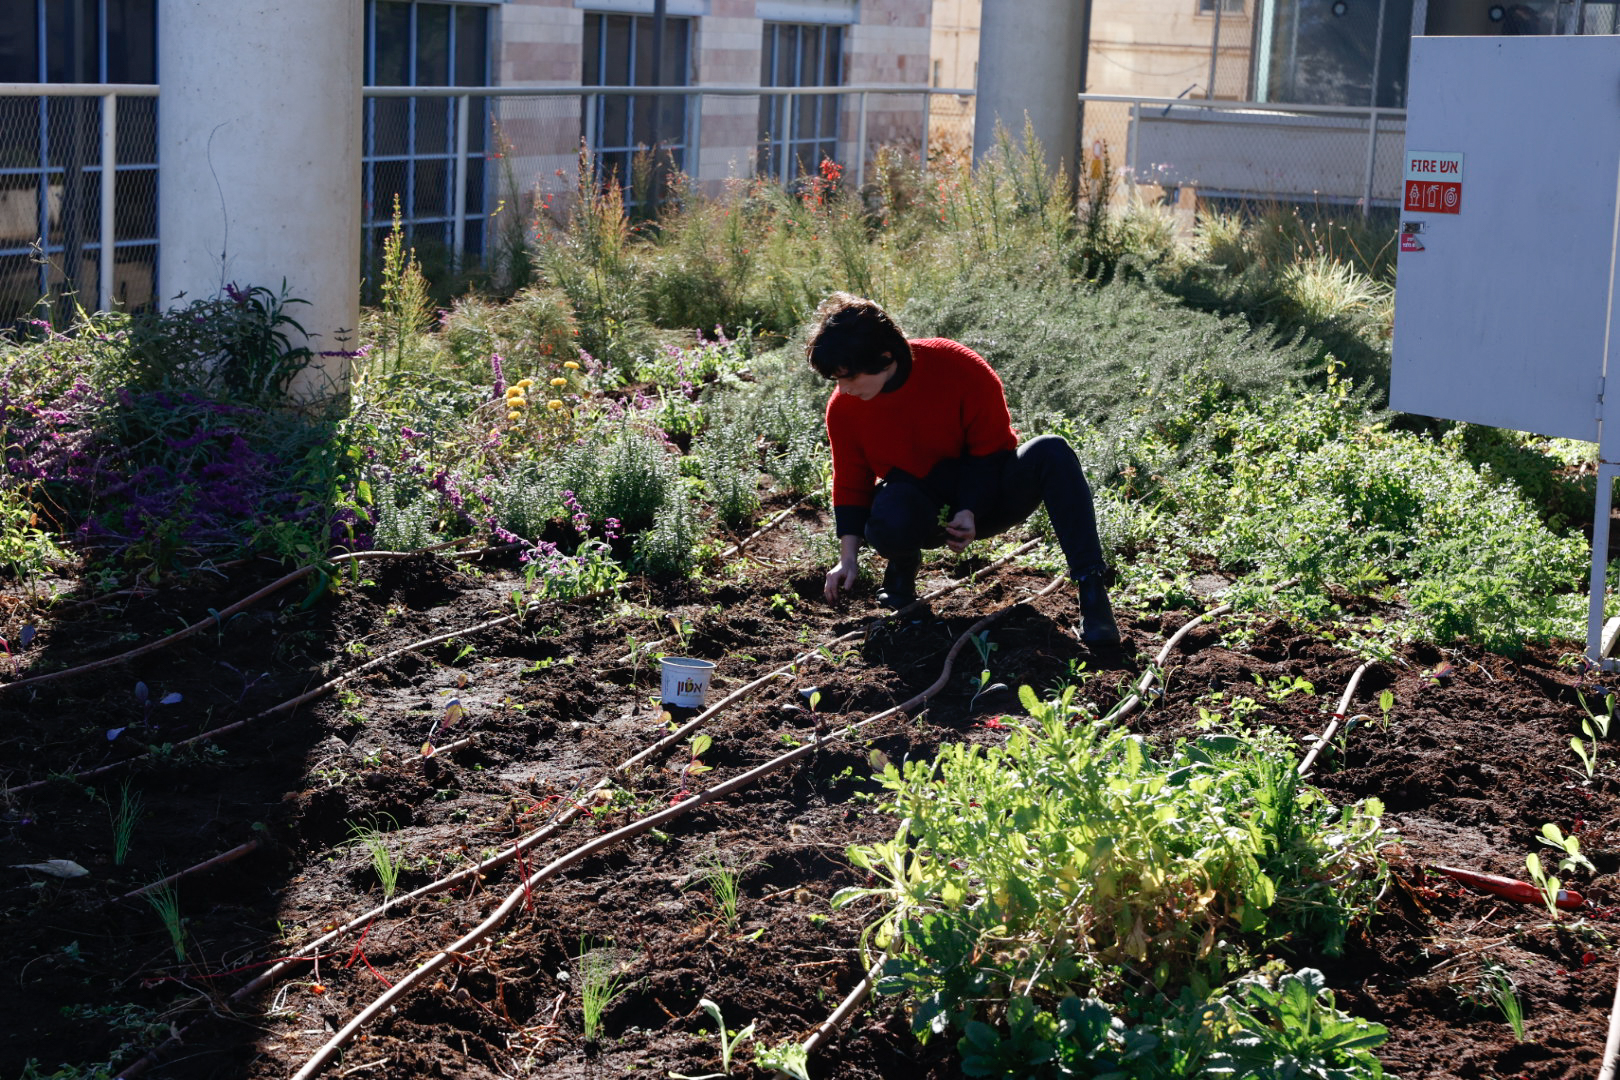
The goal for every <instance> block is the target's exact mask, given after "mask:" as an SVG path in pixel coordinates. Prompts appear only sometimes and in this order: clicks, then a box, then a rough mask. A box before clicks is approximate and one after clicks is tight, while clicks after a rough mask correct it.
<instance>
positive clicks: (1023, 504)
mask: <svg viewBox="0 0 1620 1080" xmlns="http://www.w3.org/2000/svg"><path fill="white" fill-rule="evenodd" d="M989 464H992V465H993V466H994V471H995V477H996V482H995V483H994V484H993V485H992V486H991V487H990V495H989V499H988V501H987V502H986V503H985V504H984V505H981V506H980V507H979V508H978V509H977V511H976V512H975V514H974V520H975V531H976V533H977V536H978V538H980V539H983V538H984V537H988V536H995V535H996V534H997V533H1003V532H1006V531H1007V530H1008V529H1010V528H1012V527H1013V526H1014V525H1017V524H1019V523H1020V522H1022V521H1024V520H1025V519H1027V518H1028V517H1029V515H1030V514H1033V513H1034V512H1035V509H1036V507H1038V506H1040V505H1041V503H1043V502H1044V503H1045V504H1046V514H1047V516H1048V517H1049V518H1050V519H1051V521H1052V530H1053V531H1054V532H1055V533H1057V539H1058V544H1059V545H1060V546H1061V547H1062V548H1063V556H1064V558H1065V560H1067V562H1068V564H1069V575H1070V576H1071V577H1075V578H1080V577H1085V576H1088V575H1091V574H1096V573H1101V572H1102V570H1103V553H1102V544H1101V542H1100V541H1099V540H1098V539H1097V512H1096V510H1095V508H1094V507H1093V506H1092V501H1091V488H1090V486H1089V485H1087V484H1086V476H1085V472H1084V471H1083V470H1082V469H1081V468H1080V459H1079V458H1077V457H1076V456H1075V453H1074V448H1073V447H1071V446H1070V445H1069V443H1068V441H1067V440H1065V439H1064V438H1063V437H1062V436H1060V435H1042V436H1040V437H1039V438H1034V439H1031V440H1030V441H1029V442H1026V443H1025V444H1024V445H1022V446H1020V447H1019V448H1018V449H1017V450H1011V451H1007V452H1006V453H1004V454H999V455H996V460H995V461H994V462H992V463H989ZM966 468H968V466H967V464H966V462H965V461H964V460H962V459H955V460H950V461H943V462H941V463H940V464H939V465H938V466H936V467H935V469H934V470H933V471H932V472H930V473H929V474H928V475H927V476H925V477H921V478H918V477H915V476H912V475H910V474H909V473H906V472H904V471H902V470H899V469H894V470H891V471H890V472H889V475H888V476H887V477H885V478H884V480H883V483H881V484H880V485H879V486H878V490H877V494H876V495H875V496H873V499H872V513H871V516H870V517H869V518H868V519H867V522H866V542H867V543H868V544H870V545H871V546H872V547H873V548H874V549H876V551H877V553H878V554H879V555H882V556H883V557H884V558H886V559H888V560H889V561H890V562H892V563H894V564H896V567H897V568H899V567H904V566H907V565H915V564H917V563H920V562H921V559H922V549H924V548H936V547H941V546H943V545H944V543H945V541H946V540H948V539H949V537H948V536H947V535H946V533H945V529H944V527H943V526H942V525H941V523H940V520H939V519H940V511H941V510H942V509H947V508H948V509H949V511H950V512H949V514H947V515H946V518H947V520H948V519H949V518H950V517H951V516H953V515H954V514H955V513H956V511H957V510H959V509H961V507H960V506H959V505H958V504H957V502H956V501H955V500H956V498H957V496H958V493H959V490H960V483H961V478H962V474H963V472H964V471H965V469H966Z"/></svg>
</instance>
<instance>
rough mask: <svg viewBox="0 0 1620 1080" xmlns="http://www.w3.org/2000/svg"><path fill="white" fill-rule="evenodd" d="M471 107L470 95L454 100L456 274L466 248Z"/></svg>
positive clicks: (453, 234) (453, 258)
mask: <svg viewBox="0 0 1620 1080" xmlns="http://www.w3.org/2000/svg"><path fill="white" fill-rule="evenodd" d="M471 107H472V95H471V94H462V95H461V96H460V97H458V98H456V182H455V185H454V187H453V188H452V189H451V190H452V194H451V198H453V199H455V201H456V204H455V207H454V209H453V210H452V212H451V218H450V220H451V222H453V224H452V225H451V227H450V255H451V262H452V264H453V265H454V266H455V268H456V270H457V271H458V272H459V271H460V270H461V267H462V263H463V258H462V256H463V255H464V254H465V252H466V248H467V127H468V120H467V113H468V112H469V111H470V110H471Z"/></svg>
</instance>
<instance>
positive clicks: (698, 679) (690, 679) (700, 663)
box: [659, 656, 714, 709]
mask: <svg viewBox="0 0 1620 1080" xmlns="http://www.w3.org/2000/svg"><path fill="white" fill-rule="evenodd" d="M659 663H660V665H661V672H660V673H661V675H662V682H661V683H660V685H659V700H660V701H662V702H663V703H664V704H665V705H679V706H681V707H683V708H688V709H701V708H702V707H703V705H704V703H705V702H707V701H708V700H709V676H711V675H713V674H714V665H713V664H711V663H709V662H708V661H707V660H693V659H690V658H688V657H685V656H666V657H664V658H663V659H662V660H661V661H659Z"/></svg>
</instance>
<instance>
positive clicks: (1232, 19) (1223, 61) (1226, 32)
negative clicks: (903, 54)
mask: <svg viewBox="0 0 1620 1080" xmlns="http://www.w3.org/2000/svg"><path fill="white" fill-rule="evenodd" d="M980 3H981V0H934V26H933V36H932V40H931V44H930V48H931V50H932V56H931V61H932V62H934V63H937V65H938V67H937V70H938V71H939V74H940V83H939V85H942V86H954V87H972V86H973V85H974V82H973V79H974V68H975V65H976V64H977V61H978V58H979V9H980ZM1090 3H1091V55H1090V59H1089V62H1088V65H1087V71H1086V80H1087V85H1086V89H1087V90H1089V91H1090V92H1092V93H1096V94H1141V95H1143V96H1151V97H1174V96H1175V95H1177V94H1180V93H1181V92H1182V91H1184V90H1186V89H1187V87H1188V86H1189V85H1194V86H1195V88H1194V89H1193V90H1192V91H1190V93H1191V94H1193V95H1196V96H1198V97H1203V96H1204V92H1205V87H1206V84H1207V83H1208V82H1209V56H1210V50H1211V47H1212V46H1213V45H1214V33H1215V16H1214V15H1213V14H1207V15H1203V14H1199V12H1198V0H1090ZM1255 3H1256V0H1244V5H1243V6H1244V10H1243V11H1242V12H1241V13H1238V12H1231V11H1223V12H1222V13H1221V40H1220V55H1219V59H1218V62H1217V68H1216V79H1215V95H1214V96H1215V97H1217V98H1244V97H1247V96H1248V79H1249V50H1250V37H1251V31H1252V24H1251V23H1250V19H1249V16H1250V14H1251V12H1252V10H1253V7H1254V5H1255Z"/></svg>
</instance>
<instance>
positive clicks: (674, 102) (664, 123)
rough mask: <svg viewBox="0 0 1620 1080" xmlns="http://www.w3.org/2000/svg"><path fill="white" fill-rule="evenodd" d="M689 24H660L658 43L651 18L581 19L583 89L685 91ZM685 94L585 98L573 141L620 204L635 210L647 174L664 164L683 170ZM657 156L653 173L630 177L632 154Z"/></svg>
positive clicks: (598, 15) (595, 15)
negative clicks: (622, 199) (610, 183)
mask: <svg viewBox="0 0 1620 1080" xmlns="http://www.w3.org/2000/svg"><path fill="white" fill-rule="evenodd" d="M691 44H692V20H691V19H688V18H675V17H665V19H664V27H663V41H662V42H659V40H658V26H657V21H656V20H655V19H654V18H653V17H652V16H651V15H623V14H614V13H608V12H596V11H587V12H586V13H585V55H584V61H585V64H584V77H583V79H582V80H581V82H582V84H583V85H584V86H587V87H589V86H690V85H691V76H692V70H691V55H692V49H691ZM686 122H687V96H686V95H685V94H646V95H641V94H633V95H627V94H588V95H586V97H585V99H584V110H583V113H582V116H581V119H580V123H581V131H580V134H581V136H582V137H583V138H584V140H585V145H586V146H587V147H589V148H590V151H591V155H592V157H593V159H594V160H595V162H596V169H597V174H598V176H600V177H601V178H602V179H603V181H604V182H606V181H607V179H608V178H610V177H611V178H613V179H614V180H616V182H617V183H618V184H619V185H620V186H621V187H622V188H624V189H625V191H626V204H627V205H629V206H631V207H635V206H638V205H640V203H641V202H642V201H643V200H644V197H645V195H646V194H647V193H648V192H644V191H642V190H640V189H641V188H643V187H646V188H647V189H648V191H649V192H650V191H651V190H654V189H655V188H656V187H657V185H656V183H655V182H654V180H655V177H654V175H653V172H656V171H657V170H658V169H659V168H661V167H662V166H664V165H669V166H673V167H674V168H675V169H678V170H684V169H685V168H686V146H687V134H686ZM647 151H656V152H655V153H654V155H653V159H652V160H650V161H649V165H650V166H652V169H653V172H648V173H647V175H645V176H641V177H638V176H637V169H636V164H637V155H638V154H643V153H645V152H647Z"/></svg>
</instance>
